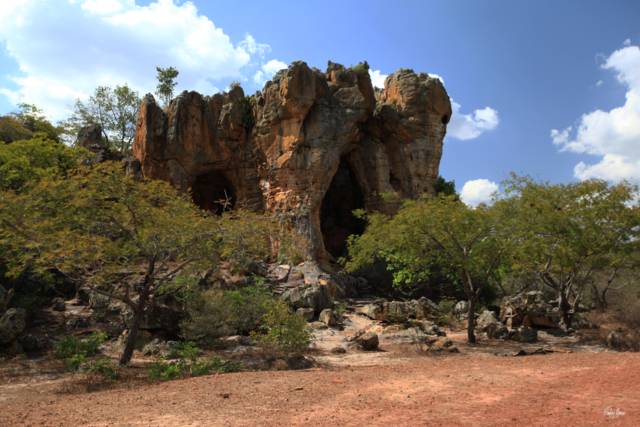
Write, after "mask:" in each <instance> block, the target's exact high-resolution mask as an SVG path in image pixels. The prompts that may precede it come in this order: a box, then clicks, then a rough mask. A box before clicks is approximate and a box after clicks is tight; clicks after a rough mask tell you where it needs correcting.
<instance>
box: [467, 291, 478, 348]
mask: <svg viewBox="0 0 640 427" xmlns="http://www.w3.org/2000/svg"><path fill="white" fill-rule="evenodd" d="M475 329H476V298H475V296H471V297H470V298H469V310H468V311H467V341H468V342H469V343H470V344H475V343H476V334H475Z"/></svg>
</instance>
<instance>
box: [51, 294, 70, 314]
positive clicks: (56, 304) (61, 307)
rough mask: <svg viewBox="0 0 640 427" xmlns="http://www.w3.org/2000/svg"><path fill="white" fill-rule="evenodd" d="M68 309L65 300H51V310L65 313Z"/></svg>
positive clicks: (57, 298) (58, 298)
mask: <svg viewBox="0 0 640 427" xmlns="http://www.w3.org/2000/svg"><path fill="white" fill-rule="evenodd" d="M66 308H67V305H66V304H65V302H64V299H62V298H60V297H56V298H54V299H53V300H51V309H52V310H53V311H65V310H66Z"/></svg>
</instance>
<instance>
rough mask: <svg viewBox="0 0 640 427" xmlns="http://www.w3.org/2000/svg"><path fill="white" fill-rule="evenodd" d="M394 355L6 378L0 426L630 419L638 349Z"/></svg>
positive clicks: (636, 402)
mask: <svg viewBox="0 0 640 427" xmlns="http://www.w3.org/2000/svg"><path fill="white" fill-rule="evenodd" d="M400 362H401V363H392V364H388V365H377V366H357V367H338V368H316V369H311V370H307V371H284V372H243V373H237V374H226V375H216V376H207V377H199V378H193V379H188V380H181V381H172V382H167V383H162V384H154V385H144V386H140V387H137V388H133V389H119V390H108V391H101V392H94V393H86V394H76V395H69V394H59V393H56V392H55V385H54V384H50V383H46V382H41V383H40V384H38V386H37V387H35V388H34V387H29V386H28V385H25V386H22V389H21V388H20V387H16V388H13V390H11V391H10V390H8V389H7V387H6V386H5V387H3V389H4V390H2V395H1V396H2V401H0V425H3V426H14V425H55V426H80V425H91V426H111V425H127V426H129V425H130V426H149V425H151V426H156V425H158V426H160V425H163V426H200V425H206V426H210V425H229V426H231V425H234V426H235V425H353V426H355V425H394V426H403V425H407V426H409V425H469V426H471V425H473V426H478V425H480V426H485V425H486V426H490V425H501V426H502V425H545V426H555V425H564V426H590V425H593V426H600V425H628V426H637V425H640V354H631V353H609V352H602V353H565V354H550V355H540V356H527V357H500V356H492V355H487V354H473V355H468V354H459V355H450V354H447V355H443V356H421V357H417V356H416V357H409V358H405V359H403V360H401V361H400ZM9 391H10V392H9ZM7 392H9V393H7Z"/></svg>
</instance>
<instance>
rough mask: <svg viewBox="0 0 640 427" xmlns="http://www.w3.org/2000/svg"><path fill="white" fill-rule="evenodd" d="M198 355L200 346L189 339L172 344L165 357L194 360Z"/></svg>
mask: <svg viewBox="0 0 640 427" xmlns="http://www.w3.org/2000/svg"><path fill="white" fill-rule="evenodd" d="M199 355H200V348H198V346H196V345H195V343H193V342H191V341H187V342H179V343H177V344H176V345H174V346H172V347H171V349H170V350H169V354H168V355H167V359H185V360H190V361H193V360H196V359H197V358H198V356H199Z"/></svg>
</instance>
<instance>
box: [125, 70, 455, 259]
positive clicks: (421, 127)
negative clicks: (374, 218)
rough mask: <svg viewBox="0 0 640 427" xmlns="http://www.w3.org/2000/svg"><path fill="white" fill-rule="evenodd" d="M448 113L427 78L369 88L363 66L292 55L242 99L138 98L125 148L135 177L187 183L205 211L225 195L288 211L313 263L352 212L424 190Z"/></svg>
mask: <svg viewBox="0 0 640 427" xmlns="http://www.w3.org/2000/svg"><path fill="white" fill-rule="evenodd" d="M450 117H451V105H450V102H449V97H448V95H447V93H446V91H445V89H444V87H443V86H442V83H441V81H440V80H439V79H436V78H431V77H429V76H428V75H427V74H424V73H421V74H416V73H414V72H413V71H411V70H405V69H402V70H399V71H397V72H396V73H394V74H392V75H390V76H389V77H388V79H387V81H386V83H385V88H384V89H383V90H378V91H377V92H376V91H374V89H373V87H372V85H371V80H370V78H369V74H368V70H367V66H359V67H356V68H354V69H349V68H345V67H343V66H342V65H339V64H334V63H331V62H330V63H329V65H328V68H327V71H326V72H324V73H323V72H321V71H320V70H318V69H315V68H310V67H308V66H307V64H305V63H304V62H294V63H292V64H291V65H290V66H289V68H288V69H286V70H282V71H280V72H278V73H277V74H276V75H275V76H274V78H273V79H272V80H271V81H269V82H267V84H266V85H265V87H264V89H263V90H262V91H261V92H257V93H256V94H255V95H253V96H251V97H246V96H245V94H244V92H243V91H242V88H240V87H239V86H235V87H233V88H232V89H231V90H230V91H229V92H228V93H222V94H216V95H213V96H210V97H207V96H202V95H200V94H198V93H196V92H183V93H182V94H181V95H179V96H178V97H177V98H176V99H174V100H173V101H172V102H171V103H170V104H169V106H168V107H167V108H166V109H164V110H163V109H161V108H160V107H159V106H158V105H157V104H156V102H155V100H154V99H153V97H152V96H150V95H147V96H146V97H145V98H144V100H143V103H142V106H141V108H140V114H139V118H138V124H137V132H136V139H135V143H134V147H133V151H134V155H135V157H136V158H137V159H138V160H139V161H140V163H141V165H142V172H143V173H144V175H145V176H147V177H152V178H159V179H164V180H167V181H169V182H171V183H172V184H174V185H175V186H177V187H178V188H180V189H183V190H185V191H186V190H191V191H192V194H193V198H194V201H195V202H196V203H197V204H199V205H200V206H201V207H203V208H205V209H209V210H213V211H216V212H220V211H221V210H222V209H223V208H224V206H223V203H221V200H226V201H227V203H226V205H225V206H226V207H229V206H244V207H246V208H249V209H254V210H262V209H264V210H266V211H269V212H273V213H278V214H284V215H287V217H289V218H293V219H294V220H295V223H296V224H297V226H298V229H299V231H300V232H301V233H302V234H303V235H304V236H305V239H306V241H307V243H308V254H307V255H308V256H309V257H310V258H312V259H316V260H320V261H324V260H327V259H330V258H331V257H332V256H333V257H337V256H340V255H342V253H343V252H344V242H345V239H346V237H347V236H348V235H349V234H352V233H355V232H359V231H362V230H361V229H359V227H362V224H361V223H358V222H357V220H355V219H354V218H353V217H352V215H351V211H352V210H353V209H358V208H364V209H367V210H381V211H384V212H392V211H393V210H394V209H396V208H397V206H398V200H400V199H403V198H417V197H419V196H420V195H422V194H423V193H428V194H430V193H433V184H434V182H435V180H436V178H437V176H438V168H439V164H440V157H441V154H442V142H443V139H444V135H445V132H446V124H447V123H448V121H449V118H450ZM388 193H395V194H396V195H397V196H398V197H397V198H396V199H395V200H394V199H393V198H391V201H389V200H390V199H389V198H388V197H386V198H383V197H382V196H381V195H383V194H388Z"/></svg>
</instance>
